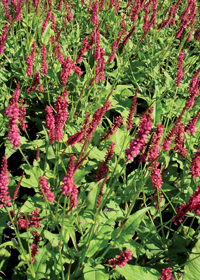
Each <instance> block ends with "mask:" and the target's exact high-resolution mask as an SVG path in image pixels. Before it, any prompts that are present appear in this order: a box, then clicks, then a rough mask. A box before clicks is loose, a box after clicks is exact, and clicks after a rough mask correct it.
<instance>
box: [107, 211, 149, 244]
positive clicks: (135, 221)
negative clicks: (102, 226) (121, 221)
mask: <svg viewBox="0 0 200 280" xmlns="http://www.w3.org/2000/svg"><path fill="white" fill-rule="evenodd" d="M148 209H149V208H144V209H141V210H139V211H137V212H136V213H134V214H133V215H131V216H130V217H129V218H128V220H126V221H125V226H124V227H123V229H122V230H121V229H117V230H115V231H114V232H113V234H112V238H113V239H114V240H112V241H111V242H110V244H111V245H112V247H119V246H122V245H123V244H124V243H125V242H127V241H128V240H130V239H131V238H132V237H133V235H134V233H135V230H136V229H137V228H138V226H139V224H140V222H141V221H142V219H143V217H144V215H145V214H146V212H147V210H148ZM116 233H117V234H116Z"/></svg>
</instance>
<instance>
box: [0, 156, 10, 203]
mask: <svg viewBox="0 0 200 280" xmlns="http://www.w3.org/2000/svg"><path fill="white" fill-rule="evenodd" d="M8 185H9V178H8V163H7V158H6V156H5V155H4V156H3V158H2V165H1V172H0V201H1V202H3V204H0V208H2V207H3V206H4V204H6V205H8V206H11V203H10V196H9V194H8Z"/></svg>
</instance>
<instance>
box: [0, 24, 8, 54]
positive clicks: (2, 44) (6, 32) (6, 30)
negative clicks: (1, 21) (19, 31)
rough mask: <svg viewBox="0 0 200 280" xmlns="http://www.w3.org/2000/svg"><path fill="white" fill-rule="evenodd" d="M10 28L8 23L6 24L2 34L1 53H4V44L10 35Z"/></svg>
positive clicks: (0, 41)
mask: <svg viewBox="0 0 200 280" xmlns="http://www.w3.org/2000/svg"><path fill="white" fill-rule="evenodd" d="M8 30H9V27H8V24H5V25H4V28H3V32H2V35H1V37H0V54H3V51H4V45H5V42H6V39H7V37H8Z"/></svg>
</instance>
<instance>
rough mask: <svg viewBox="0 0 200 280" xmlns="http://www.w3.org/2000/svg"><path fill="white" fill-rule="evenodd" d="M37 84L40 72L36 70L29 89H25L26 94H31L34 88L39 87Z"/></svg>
mask: <svg viewBox="0 0 200 280" xmlns="http://www.w3.org/2000/svg"><path fill="white" fill-rule="evenodd" d="M39 83H40V71H39V70H38V71H36V72H35V75H34V78H33V81H32V84H31V87H30V88H28V89H27V92H28V93H31V92H33V91H34V90H35V89H36V87H37V86H38V85H39Z"/></svg>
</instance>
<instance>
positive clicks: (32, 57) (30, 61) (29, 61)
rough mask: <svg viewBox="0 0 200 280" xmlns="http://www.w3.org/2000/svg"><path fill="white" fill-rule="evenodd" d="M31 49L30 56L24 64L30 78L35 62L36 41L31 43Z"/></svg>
mask: <svg viewBox="0 0 200 280" xmlns="http://www.w3.org/2000/svg"><path fill="white" fill-rule="evenodd" d="M31 48H32V49H31V54H30V55H29V56H28V57H27V59H26V64H27V69H26V73H27V75H28V77H31V76H32V74H33V64H34V61H35V52H36V41H34V42H33V44H32V46H31Z"/></svg>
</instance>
